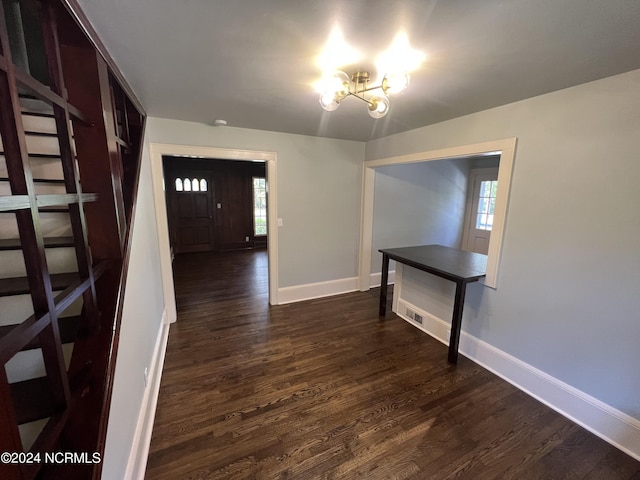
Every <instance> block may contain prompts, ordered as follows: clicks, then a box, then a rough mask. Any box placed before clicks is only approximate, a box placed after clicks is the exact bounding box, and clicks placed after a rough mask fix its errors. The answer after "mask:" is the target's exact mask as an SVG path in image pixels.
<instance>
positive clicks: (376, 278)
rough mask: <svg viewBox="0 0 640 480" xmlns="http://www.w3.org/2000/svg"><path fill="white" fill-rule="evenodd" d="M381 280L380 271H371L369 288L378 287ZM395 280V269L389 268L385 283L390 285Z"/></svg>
mask: <svg viewBox="0 0 640 480" xmlns="http://www.w3.org/2000/svg"><path fill="white" fill-rule="evenodd" d="M381 281H382V272H378V273H372V274H371V275H369V288H374V287H379V286H380V282H381ZM395 282H396V271H395V270H390V271H389V277H388V279H387V285H392V284H394V283H395Z"/></svg>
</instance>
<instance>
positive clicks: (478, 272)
mask: <svg viewBox="0 0 640 480" xmlns="http://www.w3.org/2000/svg"><path fill="white" fill-rule="evenodd" d="M379 251H380V252H381V253H382V279H381V282H380V310H379V315H380V316H381V317H384V316H385V313H386V311H387V288H386V287H387V282H388V278H389V259H391V260H395V261H396V262H399V263H402V264H404V265H409V266H410V267H413V268H417V269H418V270H422V271H423V272H428V273H431V274H433V275H437V276H438V277H442V278H446V279H447V280H451V281H452V282H455V284H456V294H455V301H454V304H453V318H452V319H451V336H450V337H449V356H448V360H449V362H450V363H457V362H458V344H459V343H460V327H461V324H462V308H463V307H464V295H465V292H466V290H467V284H468V283H472V282H477V281H478V280H479V279H481V278H482V277H484V276H485V275H486V271H487V256H486V255H482V254H480V253H473V252H467V251H464V250H459V249H457V248H450V247H445V246H443V245H422V246H418V247H402V248H384V249H381V250H379Z"/></svg>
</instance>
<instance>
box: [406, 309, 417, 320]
mask: <svg viewBox="0 0 640 480" xmlns="http://www.w3.org/2000/svg"><path fill="white" fill-rule="evenodd" d="M405 314H406V315H407V317H409V318H410V319H411V320H413V317H414V315H415V312H414V311H413V310H411V309H410V308H407V310H406V312H405Z"/></svg>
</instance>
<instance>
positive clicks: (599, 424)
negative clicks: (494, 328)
mask: <svg viewBox="0 0 640 480" xmlns="http://www.w3.org/2000/svg"><path fill="white" fill-rule="evenodd" d="M407 308H408V309H410V310H412V311H413V312H416V313H418V314H420V315H421V316H422V318H423V320H422V324H421V325H420V324H417V323H416V322H415V321H413V320H412V319H410V318H408V317H407V315H406V310H407ZM397 310H398V311H397V312H395V313H396V314H397V315H398V316H399V317H401V318H402V319H403V320H405V321H407V322H408V323H410V324H411V325H413V326H414V327H416V328H418V329H420V330H422V331H424V332H425V333H427V334H428V335H430V336H432V337H433V338H435V339H436V340H438V341H440V342H442V343H444V344H445V345H449V337H448V333H449V328H450V325H451V322H447V321H445V320H443V319H441V318H438V317H435V316H434V315H431V314H430V313H428V312H426V311H424V310H422V309H420V308H418V307H416V306H415V305H413V304H411V303H409V302H407V301H406V300H403V299H400V300H399V301H398V308H397ZM459 352H460V354H462V355H464V356H465V357H467V358H469V359H470V360H472V361H474V362H475V363H477V364H478V365H481V366H482V367H484V368H486V369H487V370H489V371H490V372H492V373H494V374H496V375H497V376H499V377H501V378H502V379H504V380H506V381H507V382H509V383H511V384H512V385H514V386H515V387H517V388H518V389H520V390H522V391H523V392H525V393H527V394H528V395H530V396H532V397H533V398H535V399H536V400H538V401H540V402H542V403H544V404H545V405H547V406H548V407H550V408H552V409H553V410H555V411H556V412H558V413H560V414H561V415H563V416H564V417H567V418H568V419H570V420H572V421H573V422H575V423H577V424H578V425H580V426H582V427H584V428H585V429H587V430H589V431H590V432H591V433H593V434H594V435H597V436H598V437H600V438H602V439H603V440H605V441H607V442H608V443H610V444H611V445H613V446H614V447H616V448H618V449H620V450H622V451H623V452H625V453H626V454H628V455H630V456H631V457H633V458H635V459H636V460H639V461H640V420H638V419H636V418H633V417H631V416H630V415H627V414H626V413H624V412H621V411H620V410H618V409H616V408H614V407H612V406H610V405H607V404H606V403H604V402H602V401H600V400H598V399H597V398H594V397H592V396H590V395H588V394H586V393H584V392H582V391H581V390H578V389H577V388H574V387H572V386H571V385H568V384H566V383H564V382H562V381H561V380H558V379H557V378H555V377H552V376H551V375H549V374H547V373H545V372H543V371H541V370H538V369H537V368H535V367H533V366H532V365H529V364H528V363H525V362H523V361H522V360H520V359H518V358H516V357H513V356H512V355H509V354H508V353H506V352H504V351H502V350H499V349H498V348H496V347H494V346H492V345H490V344H488V343H487V342H484V341H483V340H480V339H479V338H476V337H474V336H473V335H470V334H468V333H466V332H464V331H463V332H461V334H460V347H459ZM443 361H446V358H445V357H444V356H443Z"/></svg>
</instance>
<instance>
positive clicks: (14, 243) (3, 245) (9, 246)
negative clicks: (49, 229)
mask: <svg viewBox="0 0 640 480" xmlns="http://www.w3.org/2000/svg"><path fill="white" fill-rule="evenodd" d="M74 245H75V243H74V242H73V237H45V238H44V246H45V248H62V247H73V246H74ZM21 249H22V244H21V243H20V239H19V238H7V239H0V251H2V250H21Z"/></svg>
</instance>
